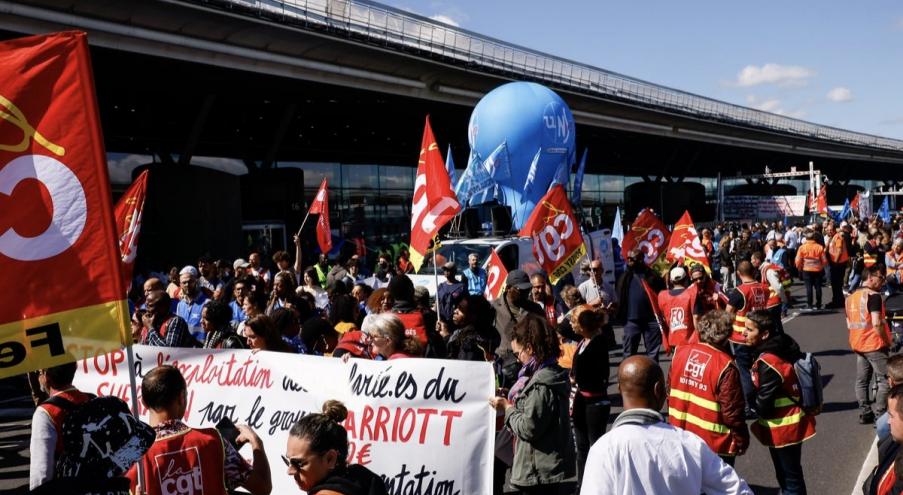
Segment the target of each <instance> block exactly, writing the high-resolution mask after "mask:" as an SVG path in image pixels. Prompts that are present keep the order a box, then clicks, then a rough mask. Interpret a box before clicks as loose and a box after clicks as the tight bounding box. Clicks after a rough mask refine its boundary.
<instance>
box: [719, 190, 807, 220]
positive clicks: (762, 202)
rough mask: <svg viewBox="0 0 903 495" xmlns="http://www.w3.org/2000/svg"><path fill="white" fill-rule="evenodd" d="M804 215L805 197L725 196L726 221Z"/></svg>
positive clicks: (775, 218)
mask: <svg viewBox="0 0 903 495" xmlns="http://www.w3.org/2000/svg"><path fill="white" fill-rule="evenodd" d="M805 215H806V196H804V195H793V196H725V197H724V218H725V219H726V220H738V219H755V220H777V219H781V218H784V217H801V216H805Z"/></svg>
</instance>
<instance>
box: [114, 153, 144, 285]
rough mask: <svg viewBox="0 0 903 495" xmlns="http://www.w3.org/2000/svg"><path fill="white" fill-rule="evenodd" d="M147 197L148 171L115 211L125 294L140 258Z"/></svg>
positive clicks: (137, 181)
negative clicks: (139, 248)
mask: <svg viewBox="0 0 903 495" xmlns="http://www.w3.org/2000/svg"><path fill="white" fill-rule="evenodd" d="M146 197H147V170H145V171H144V172H141V175H139V176H138V178H137V179H135V182H134V183H133V184H132V185H131V187H129V189H128V191H126V192H125V194H123V195H122V197H121V198H119V202H118V203H116V208H115V209H114V210H113V211H114V214H115V217H116V233H118V234H119V255H120V256H121V259H122V286H123V289H124V290H125V292H128V291H129V288H130V287H131V285H132V273H133V272H134V270H135V257H136V256H138V236H139V235H140V234H141V216H142V214H143V213H144V199H145V198H146Z"/></svg>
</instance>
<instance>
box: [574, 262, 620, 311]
mask: <svg viewBox="0 0 903 495" xmlns="http://www.w3.org/2000/svg"><path fill="white" fill-rule="evenodd" d="M602 274H603V269H602V261H601V260H593V261H592V262H590V264H589V279H587V280H586V281H585V282H583V283H582V284H580V286H578V287H577V290H578V291H580V295H581V296H583V300H584V301H586V303H587V304H592V305H593V306H597V307H601V306H607V305H608V304H609V303H611V302H612V296H611V293H609V292H608V291H607V290H606V288H605V282H604V280H603V278H602Z"/></svg>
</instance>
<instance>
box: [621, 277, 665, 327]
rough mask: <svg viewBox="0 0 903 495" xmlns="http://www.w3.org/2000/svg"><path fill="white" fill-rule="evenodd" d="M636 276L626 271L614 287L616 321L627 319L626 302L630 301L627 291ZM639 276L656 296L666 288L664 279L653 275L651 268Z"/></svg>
mask: <svg viewBox="0 0 903 495" xmlns="http://www.w3.org/2000/svg"><path fill="white" fill-rule="evenodd" d="M636 275H637V273H636V272H635V271H633V270H631V269H628V270H627V271H625V272H624V273H622V274H621V278H619V279H618V283H617V286H616V290H617V291H618V313H617V319H618V321H624V320H625V319H626V318H627V301H628V300H629V299H630V298H629V296H628V291H629V290H630V282H631V281H632V280H633V277H634V276H636ZM641 275H642V276H643V278H644V279H646V283H647V284H649V287H650V288H651V289H652V293H653V294H658V293H659V292H661V291H663V290H665V289H666V288H667V287H665V281H664V279H662V277H660V276H659V275H658V274H657V273H655V270H653V269H652V268H646V269H645V270H643V273H642V274H641ZM650 304H651V301H650Z"/></svg>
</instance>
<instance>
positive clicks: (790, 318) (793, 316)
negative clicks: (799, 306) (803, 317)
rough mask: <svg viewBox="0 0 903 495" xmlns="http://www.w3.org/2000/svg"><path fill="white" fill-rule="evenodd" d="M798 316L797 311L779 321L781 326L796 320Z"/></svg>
mask: <svg viewBox="0 0 903 495" xmlns="http://www.w3.org/2000/svg"><path fill="white" fill-rule="evenodd" d="M799 315H800V313H799V311H797V312H796V313H793V314H791V315H790V316H788V317H787V318H784V319H782V320H781V324H782V325H785V324H787V322H788V321H790V320H792V319H794V318H796V317H797V316H799Z"/></svg>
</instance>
